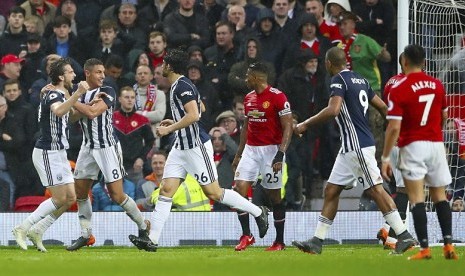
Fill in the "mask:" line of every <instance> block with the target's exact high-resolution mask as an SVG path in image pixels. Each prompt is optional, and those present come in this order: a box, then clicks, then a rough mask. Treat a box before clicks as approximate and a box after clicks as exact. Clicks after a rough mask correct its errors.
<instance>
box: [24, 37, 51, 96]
mask: <svg viewBox="0 0 465 276" xmlns="http://www.w3.org/2000/svg"><path fill="white" fill-rule="evenodd" d="M42 48H43V47H42V38H41V37H40V36H39V35H38V34H29V35H28V37H27V54H26V56H25V57H24V58H25V62H24V66H23V67H22V68H21V76H20V79H21V84H22V86H23V87H22V88H23V89H24V91H29V89H30V88H31V85H32V83H33V82H34V81H35V80H38V79H40V78H41V77H42V71H41V70H40V69H41V68H40V66H41V63H42V60H43V59H44V57H45V52H44V50H43V49H42ZM24 96H25V99H26V100H28V101H29V93H25V94H24Z"/></svg>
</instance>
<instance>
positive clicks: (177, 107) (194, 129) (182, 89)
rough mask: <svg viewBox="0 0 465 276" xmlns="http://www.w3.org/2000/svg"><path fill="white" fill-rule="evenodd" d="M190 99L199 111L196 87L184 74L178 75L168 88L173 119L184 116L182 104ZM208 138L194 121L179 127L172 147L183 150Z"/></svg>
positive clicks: (198, 144)
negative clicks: (169, 88) (186, 125)
mask: <svg viewBox="0 0 465 276" xmlns="http://www.w3.org/2000/svg"><path fill="white" fill-rule="evenodd" d="M190 101H195V102H196V103H197V107H198V109H199V113H200V110H201V108H200V102H201V101H200V94H199V91H198V90H197V87H195V85H194V84H193V83H192V82H191V80H190V79H188V78H186V77H185V76H181V77H179V78H178V79H177V80H176V81H175V82H174V83H173V84H172V85H171V90H170V105H171V114H172V115H173V120H174V121H175V122H178V121H180V120H181V119H182V117H184V115H185V113H186V111H185V110H184V105H185V104H187V103H188V102H190ZM208 140H210V136H209V135H208V133H207V132H206V131H205V130H204V129H203V127H201V126H200V124H199V122H195V123H193V124H191V125H190V126H188V127H186V128H183V129H179V130H177V131H176V132H175V140H174V145H173V146H174V147H175V148H176V149H180V150H185V149H193V148H195V147H198V146H200V145H201V144H203V143H205V142H206V141H208Z"/></svg>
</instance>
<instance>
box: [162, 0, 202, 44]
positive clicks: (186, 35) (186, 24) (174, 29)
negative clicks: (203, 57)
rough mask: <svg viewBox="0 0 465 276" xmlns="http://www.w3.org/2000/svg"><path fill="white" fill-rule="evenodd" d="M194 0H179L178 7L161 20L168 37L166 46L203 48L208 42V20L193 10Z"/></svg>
mask: <svg viewBox="0 0 465 276" xmlns="http://www.w3.org/2000/svg"><path fill="white" fill-rule="evenodd" d="M194 4H195V1H193V0H179V9H177V10H176V11H173V12H171V13H170V14H168V15H167V16H166V17H165V19H164V20H163V32H164V33H165V34H166V37H167V38H168V48H171V49H175V48H179V47H180V48H182V49H183V50H186V49H187V48H188V47H189V46H190V45H197V46H200V47H201V48H202V49H205V48H206V47H207V46H208V45H209V42H210V32H209V30H208V20H207V18H206V17H205V15H203V14H202V13H200V12H198V11H196V10H194Z"/></svg>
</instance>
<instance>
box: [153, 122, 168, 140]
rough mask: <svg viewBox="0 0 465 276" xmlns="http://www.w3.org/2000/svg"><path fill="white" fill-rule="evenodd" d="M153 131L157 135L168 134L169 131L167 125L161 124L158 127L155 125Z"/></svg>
mask: <svg viewBox="0 0 465 276" xmlns="http://www.w3.org/2000/svg"><path fill="white" fill-rule="evenodd" d="M155 132H156V134H157V136H158V137H163V136H165V135H168V134H170V133H171V131H170V129H169V127H167V126H162V125H160V126H159V127H157V129H156V131H155Z"/></svg>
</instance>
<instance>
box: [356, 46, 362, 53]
mask: <svg viewBox="0 0 465 276" xmlns="http://www.w3.org/2000/svg"><path fill="white" fill-rule="evenodd" d="M361 50H362V46H360V45H354V52H356V53H360V51H361Z"/></svg>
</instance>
